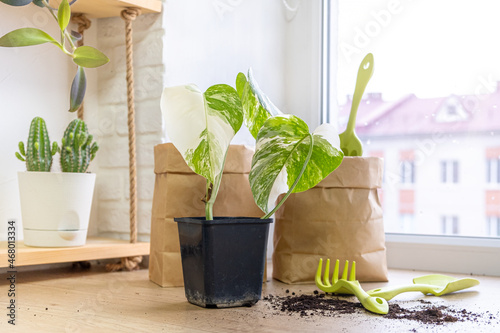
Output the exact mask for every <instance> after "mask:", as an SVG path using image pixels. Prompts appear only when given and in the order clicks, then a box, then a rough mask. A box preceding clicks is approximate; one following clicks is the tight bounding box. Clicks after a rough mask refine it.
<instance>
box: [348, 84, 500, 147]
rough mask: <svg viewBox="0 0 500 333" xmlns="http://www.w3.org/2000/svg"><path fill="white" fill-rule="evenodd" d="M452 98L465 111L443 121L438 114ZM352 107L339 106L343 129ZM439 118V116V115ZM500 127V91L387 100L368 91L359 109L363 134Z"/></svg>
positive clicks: (482, 130)
mask: <svg viewBox="0 0 500 333" xmlns="http://www.w3.org/2000/svg"><path fill="white" fill-rule="evenodd" d="M450 101H456V103H457V105H459V107H460V106H461V109H462V110H464V111H465V112H464V113H463V114H462V116H463V118H462V119H460V120H455V121H439V120H437V119H436V116H437V115H438V114H439V112H443V107H444V106H445V105H446V103H448V102H450ZM350 108H351V101H350V100H349V101H348V102H347V103H346V104H345V105H342V106H340V108H339V122H340V128H341V131H342V130H343V128H344V127H345V125H346V123H347V118H348V115H349V112H350ZM438 118H439V117H438ZM498 130H500V90H497V91H496V92H494V93H492V94H489V95H478V96H475V95H463V96H456V95H451V96H447V97H438V98H418V97H417V96H415V95H413V94H412V95H408V96H405V97H403V98H401V99H399V100H397V101H393V102H386V101H383V100H382V98H381V97H380V95H378V96H375V98H373V95H370V94H368V96H367V97H366V98H364V99H363V100H362V101H361V103H360V106H359V108H358V115H357V125H356V132H357V134H358V135H359V136H371V137H372V136H399V135H420V134H435V133H461V132H494V131H498Z"/></svg>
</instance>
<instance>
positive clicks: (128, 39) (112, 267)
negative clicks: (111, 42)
mask: <svg viewBox="0 0 500 333" xmlns="http://www.w3.org/2000/svg"><path fill="white" fill-rule="evenodd" d="M140 14H141V10H140V9H138V8H127V9H124V10H123V11H122V12H121V17H122V19H123V20H124V21H125V50H126V51H125V52H126V62H127V108H128V114H127V124H128V144H129V149H128V152H129V178H130V189H129V190H130V210H129V213H130V243H137V182H136V179H137V163H136V162H137V161H136V148H135V103H134V66H133V43H132V21H134V20H135V19H136V18H137V16H139V15H140ZM141 262H142V256H135V257H127V258H121V260H120V262H119V263H116V264H108V265H106V270H108V271H110V272H113V271H119V270H129V271H132V270H135V269H139V264H140V263H141Z"/></svg>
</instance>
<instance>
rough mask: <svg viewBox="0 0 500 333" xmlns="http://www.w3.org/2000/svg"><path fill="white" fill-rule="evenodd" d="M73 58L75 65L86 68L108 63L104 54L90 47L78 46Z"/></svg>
mask: <svg viewBox="0 0 500 333" xmlns="http://www.w3.org/2000/svg"><path fill="white" fill-rule="evenodd" d="M73 56H74V58H73V62H74V63H75V64H77V65H78V66H82V67H86V68H95V67H99V66H102V65H104V64H107V63H108V62H109V59H108V57H106V56H105V55H104V53H102V52H101V51H99V50H97V49H95V48H93V47H91V46H80V47H79V48H77V49H76V50H75V53H74V54H73Z"/></svg>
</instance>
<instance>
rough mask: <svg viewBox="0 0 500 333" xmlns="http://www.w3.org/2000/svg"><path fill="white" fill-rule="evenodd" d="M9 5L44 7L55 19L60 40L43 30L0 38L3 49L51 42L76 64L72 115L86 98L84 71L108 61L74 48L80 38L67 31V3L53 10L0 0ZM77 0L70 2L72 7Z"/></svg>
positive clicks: (41, 2)
mask: <svg viewBox="0 0 500 333" xmlns="http://www.w3.org/2000/svg"><path fill="white" fill-rule="evenodd" d="M0 1H1V2H3V3H5V4H7V5H10V6H16V7H18V6H25V5H28V4H30V3H32V2H33V3H34V4H35V5H37V6H39V7H41V8H45V9H47V10H48V12H49V13H50V15H51V16H52V17H53V18H54V20H55V21H56V22H57V24H58V26H59V30H60V32H61V35H60V37H59V39H56V38H53V37H52V36H51V35H49V34H48V33H46V32H45V31H43V30H40V29H37V28H20V29H16V30H13V31H11V32H9V33H7V34H5V35H4V36H2V37H0V46H2V47H22V46H34V45H40V44H46V43H51V44H54V45H55V46H56V47H58V48H59V49H60V50H61V51H62V52H63V53H64V54H66V55H67V56H69V57H70V58H71V59H72V61H73V63H74V64H75V65H77V70H76V74H75V77H74V79H73V83H72V84H71V90H70V103H69V104H70V105H69V111H70V112H74V111H76V110H78V109H79V108H80V106H81V105H82V102H83V98H84V96H85V90H86V86H87V80H86V76H85V70H84V68H95V67H99V66H102V65H104V64H106V63H108V62H109V59H108V57H107V56H106V55H104V54H103V53H102V52H101V51H99V50H97V49H96V48H94V47H91V46H80V47H77V46H76V45H75V43H76V42H77V41H78V40H80V39H81V38H82V36H81V34H79V33H78V32H76V31H70V32H68V30H67V28H68V24H69V21H70V19H71V9H70V3H69V2H68V0H62V1H61V3H60V5H59V8H58V9H55V8H52V7H51V6H50V5H49V3H48V2H47V0H0ZM75 1H76V0H73V1H72V2H71V4H73V3H74V2H75Z"/></svg>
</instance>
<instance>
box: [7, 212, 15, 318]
mask: <svg viewBox="0 0 500 333" xmlns="http://www.w3.org/2000/svg"><path fill="white" fill-rule="evenodd" d="M16 239H17V237H16V221H15V220H13V219H12V220H8V222H7V261H8V263H7V267H8V269H7V280H8V281H9V283H8V284H7V285H8V291H7V297H8V299H9V303H8V305H7V320H8V323H9V324H10V325H15V324H16V310H17V306H16V274H17V269H16Z"/></svg>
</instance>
